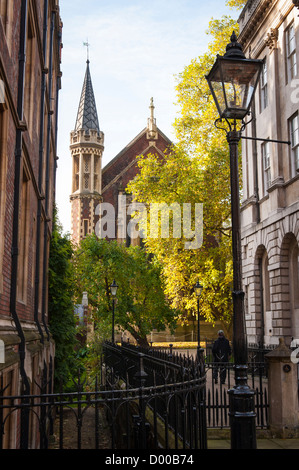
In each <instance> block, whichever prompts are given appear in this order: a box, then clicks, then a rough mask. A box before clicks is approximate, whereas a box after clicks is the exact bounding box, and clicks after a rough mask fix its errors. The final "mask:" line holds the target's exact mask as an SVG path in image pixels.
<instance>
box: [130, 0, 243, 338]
mask: <svg viewBox="0 0 299 470" xmlns="http://www.w3.org/2000/svg"><path fill="white" fill-rule="evenodd" d="M244 3H246V2H241V1H237V0H234V1H233V0H231V1H229V2H228V5H229V6H231V7H234V8H241V7H242V6H243V4H244ZM233 31H235V32H236V33H237V34H238V31H239V28H238V24H237V22H236V20H235V19H233V18H231V17H229V16H224V17H222V18H221V19H220V20H219V19H212V20H211V21H210V24H209V30H208V31H207V34H209V35H210V36H211V38H212V40H211V42H210V43H209V46H208V51H207V52H206V53H205V54H203V55H201V56H199V57H197V58H196V59H194V60H192V61H191V63H190V64H189V65H188V66H187V67H185V69H184V70H183V71H182V73H180V74H179V75H178V76H177V102H178V105H179V107H180V115H179V117H178V118H177V119H176V121H175V123H174V128H175V131H176V136H177V139H178V143H177V144H176V146H174V147H173V148H172V149H171V150H170V152H169V153H166V154H165V156H164V158H163V159H161V158H160V157H157V156H155V155H150V156H147V157H146V158H141V159H140V162H139V166H140V175H139V176H137V177H136V178H135V179H134V181H133V182H131V183H130V184H129V187H128V188H127V189H128V190H129V191H130V192H131V193H132V194H134V197H135V200H136V201H138V202H142V203H144V204H150V203H154V202H155V203H166V204H168V205H170V204H172V203H174V202H178V203H180V204H183V203H190V204H192V205H194V204H195V203H202V204H203V207H204V213H203V224H204V241H203V245H202V247H201V248H200V249H197V250H186V249H184V243H185V239H184V238H183V237H181V238H180V239H175V238H171V237H169V238H167V239H163V238H158V239H157V238H156V239H153V238H150V237H149V236H148V237H147V238H146V240H145V244H146V247H147V249H148V251H149V252H151V253H153V254H154V255H155V256H156V258H157V259H158V261H159V262H160V263H161V265H162V273H163V278H164V284H165V293H166V295H167V297H168V299H169V300H170V301H171V305H172V307H173V308H178V309H180V310H181V311H182V312H184V314H183V315H182V316H181V318H180V319H181V321H182V322H183V321H184V320H185V318H186V317H188V316H189V315H190V314H193V315H196V311H197V307H196V302H197V301H196V297H195V295H194V294H192V288H193V286H194V284H195V283H196V281H197V280H199V281H200V282H201V284H202V285H203V286H204V289H203V292H202V296H201V300H200V302H201V304H200V309H201V314H202V315H204V316H205V318H206V319H207V320H208V321H209V322H215V321H216V320H220V321H221V322H223V324H224V328H225V329H226V330H229V328H230V325H231V318H232V301H231V287H232V279H233V269H232V254H231V227H230V225H231V224H230V213H231V206H230V162H229V150H228V144H227V140H226V135H225V133H224V132H222V131H220V130H219V129H216V128H215V126H214V122H215V120H216V119H217V118H218V117H219V116H218V113H217V110H216V107H215V103H214V100H213V98H212V96H211V93H210V90H209V87H208V83H207V80H206V78H205V76H206V75H207V73H208V72H209V71H210V69H211V68H212V66H213V63H214V61H215V59H216V55H217V54H220V55H223V54H224V53H225V49H226V45H227V44H228V43H229V42H230V37H231V35H232V33H233ZM240 160H241V158H240ZM240 182H241V178H240ZM193 222H194V220H193ZM186 313H187V315H186Z"/></svg>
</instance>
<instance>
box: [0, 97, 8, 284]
mask: <svg viewBox="0 0 299 470" xmlns="http://www.w3.org/2000/svg"><path fill="white" fill-rule="evenodd" d="M6 155H7V112H6V105H5V103H0V292H2V289H3V271H2V268H3V256H4V241H5V228H4V218H5V206H6V176H7V170H6V165H7V157H6Z"/></svg>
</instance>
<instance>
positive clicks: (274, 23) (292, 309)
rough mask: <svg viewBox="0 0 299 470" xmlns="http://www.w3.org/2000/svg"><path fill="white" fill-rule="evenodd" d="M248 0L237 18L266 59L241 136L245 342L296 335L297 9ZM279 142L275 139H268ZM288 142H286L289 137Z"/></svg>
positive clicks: (252, 52)
mask: <svg viewBox="0 0 299 470" xmlns="http://www.w3.org/2000/svg"><path fill="white" fill-rule="evenodd" d="M297 4H298V2H294V1H291V0H249V1H248V2H247V4H246V6H245V8H244V10H243V11H242V13H241V16H240V18H239V24H240V35H239V39H238V40H239V42H241V43H242V45H243V49H244V52H245V54H246V56H247V57H250V58H254V59H256V58H258V59H263V60H264V67H263V72H262V75H261V80H260V83H259V87H258V89H257V92H256V96H255V102H254V105H253V107H252V114H253V118H254V119H253V120H252V122H251V123H250V124H248V126H247V127H246V130H245V131H244V136H245V137H246V136H247V137H250V138H251V137H253V138H256V139H268V140H265V141H263V140H251V139H243V142H242V158H243V201H242V249H243V284H244V290H245V295H246V297H245V298H246V324H247V334H248V340H249V342H258V341H259V342H261V343H264V344H278V341H279V337H282V336H283V337H284V338H285V341H286V344H290V342H291V340H292V339H293V338H299V273H298V255H299V251H298V242H299V116H298V110H299V94H298V86H299V63H298V62H299V61H298V58H299V54H298V52H299V18H298V14H299V10H298V6H297ZM273 140H274V141H279V143H278V142H273ZM288 141H289V142H290V144H287V143H286V142H288Z"/></svg>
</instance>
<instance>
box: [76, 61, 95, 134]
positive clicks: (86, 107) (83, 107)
mask: <svg viewBox="0 0 299 470" xmlns="http://www.w3.org/2000/svg"><path fill="white" fill-rule="evenodd" d="M80 129H84V130H85V131H87V132H88V131H89V130H97V131H98V132H100V126H99V119H98V113H97V107H96V102H95V97H94V93H93V87H92V81H91V75H90V69H89V60H88V61H87V67H86V73H85V78H84V83H83V88H82V93H81V99H80V104H79V108H78V113H77V119H76V125H75V131H78V130H80Z"/></svg>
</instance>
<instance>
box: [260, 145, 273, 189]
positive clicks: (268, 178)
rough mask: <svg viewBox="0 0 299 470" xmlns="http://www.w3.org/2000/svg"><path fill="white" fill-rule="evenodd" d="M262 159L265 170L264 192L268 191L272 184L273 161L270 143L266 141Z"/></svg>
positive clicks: (263, 146)
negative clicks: (271, 161) (271, 160)
mask: <svg viewBox="0 0 299 470" xmlns="http://www.w3.org/2000/svg"><path fill="white" fill-rule="evenodd" d="M262 159H263V170H264V194H266V193H267V190H268V189H269V187H270V185H271V163H270V143H269V142H264V143H263V144H262Z"/></svg>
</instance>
